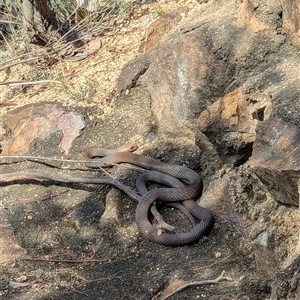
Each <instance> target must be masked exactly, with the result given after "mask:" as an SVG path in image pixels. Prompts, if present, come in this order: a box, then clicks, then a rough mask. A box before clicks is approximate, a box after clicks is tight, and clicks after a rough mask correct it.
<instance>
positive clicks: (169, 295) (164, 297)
mask: <svg viewBox="0 0 300 300" xmlns="http://www.w3.org/2000/svg"><path fill="white" fill-rule="evenodd" d="M220 281H232V278H231V277H226V276H225V271H223V272H222V273H221V275H220V276H219V277H217V278H215V279H208V280H201V281H192V282H188V283H186V284H183V285H181V286H180V287H178V288H177V289H175V290H174V291H172V292H171V293H169V294H168V295H165V296H163V297H162V298H158V295H157V296H155V297H154V298H153V300H156V299H160V300H166V299H168V298H170V297H171V296H172V295H174V294H176V293H178V292H180V291H182V290H184V289H186V288H188V287H190V286H197V285H205V284H216V283H219V282H220Z"/></svg>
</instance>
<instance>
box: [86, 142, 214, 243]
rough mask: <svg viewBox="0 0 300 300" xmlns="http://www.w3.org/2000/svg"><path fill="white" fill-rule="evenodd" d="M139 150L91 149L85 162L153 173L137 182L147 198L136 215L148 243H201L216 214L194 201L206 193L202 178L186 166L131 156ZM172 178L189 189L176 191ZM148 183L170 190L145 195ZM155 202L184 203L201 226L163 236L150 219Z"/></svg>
mask: <svg viewBox="0 0 300 300" xmlns="http://www.w3.org/2000/svg"><path fill="white" fill-rule="evenodd" d="M136 149H137V147H135V146H132V145H131V144H129V145H124V146H123V147H120V148H118V149H116V150H103V149H102V148H89V149H87V150H86V151H85V152H84V153H83V158H84V159H91V161H92V159H93V158H96V157H102V158H97V159H96V160H95V162H97V164H98V165H101V164H119V163H129V164H133V165H136V166H139V167H141V168H144V169H146V170H150V171H151V172H150V173H149V175H148V176H147V178H142V177H141V178H140V179H138V180H137V185H138V186H137V189H138V190H139V185H143V186H144V187H141V189H142V190H144V192H142V194H143V195H142V197H141V200H140V201H139V202H138V205H137V208H136V214H135V219H136V224H137V227H138V229H139V231H140V232H141V234H142V235H143V236H144V237H145V238H146V239H148V240H150V241H152V242H154V243H157V244H161V245H165V246H179V245H186V244H192V243H195V242H197V241H199V239H200V238H201V237H202V236H203V235H204V234H205V233H206V232H207V230H208V229H209V228H210V227H211V225H212V224H213V216H212V214H211V213H210V212H209V211H208V210H207V209H205V208H203V207H201V206H199V205H197V203H196V202H195V201H194V200H192V199H194V198H196V197H197V196H199V195H200V194H201V193H202V180H201V178H200V176H199V174H198V173H196V172H195V171H193V170H192V169H189V168H187V167H184V166H180V165H173V164H168V163H165V162H161V161H159V160H156V159H153V158H151V157H148V156H144V155H140V154H135V153H131V151H134V150H136ZM127 151H128V152H127ZM129 151H130V152H129ZM146 173H147V172H146ZM165 174H166V175H165ZM170 177H174V178H177V179H179V180H180V181H182V182H184V183H185V184H186V185H184V184H181V185H178V186H177V185H176V184H175V187H173V186H174V184H172V183H169V181H170ZM139 181H140V183H139ZM145 181H155V182H158V183H162V184H165V185H168V186H167V187H162V188H157V189H153V190H151V191H148V192H145V184H146V182H145ZM155 201H160V202H167V203H172V202H181V203H182V205H183V206H184V207H185V208H186V210H187V211H188V212H189V213H190V214H191V215H193V216H194V217H195V218H197V219H198V220H199V223H197V224H196V225H195V226H193V228H192V229H191V230H190V231H189V232H185V233H170V232H163V233H160V232H159V231H158V230H157V229H156V228H155V227H154V226H153V225H152V224H151V222H150V221H149V218H148V215H149V211H150V208H151V206H152V204H153V203H154V202H155Z"/></svg>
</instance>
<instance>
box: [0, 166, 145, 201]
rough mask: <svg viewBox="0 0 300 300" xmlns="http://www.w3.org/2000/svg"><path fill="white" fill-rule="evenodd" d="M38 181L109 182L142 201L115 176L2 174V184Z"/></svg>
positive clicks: (31, 172)
mask: <svg viewBox="0 0 300 300" xmlns="http://www.w3.org/2000/svg"><path fill="white" fill-rule="evenodd" d="M28 180H33V181H38V182H47V181H53V182H63V183H81V184H108V185H112V186H114V187H116V188H118V189H119V190H121V191H122V192H123V193H125V194H126V195H127V196H129V197H130V198H132V199H134V200H136V201H140V200H141V196H139V195H137V194H136V193H134V192H133V191H132V190H131V189H130V188H128V187H127V186H125V185H123V184H122V183H121V182H120V181H118V180H117V179H114V178H98V177H80V176H69V175H64V174H59V173H50V172H43V171H37V170H27V171H18V172H12V173H4V174H0V185H1V184H2V185H3V184H7V183H13V182H20V181H21V182H22V181H28Z"/></svg>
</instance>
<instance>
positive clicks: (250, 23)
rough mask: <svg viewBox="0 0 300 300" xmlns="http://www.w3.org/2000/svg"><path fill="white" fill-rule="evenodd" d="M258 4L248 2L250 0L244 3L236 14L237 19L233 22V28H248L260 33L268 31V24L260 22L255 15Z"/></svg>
mask: <svg viewBox="0 0 300 300" xmlns="http://www.w3.org/2000/svg"><path fill="white" fill-rule="evenodd" d="M257 6H258V4H257V3H255V2H251V5H250V3H249V2H248V0H244V1H242V3H241V4H240V6H239V9H238V10H237V12H236V14H235V19H234V21H233V22H232V25H233V26H236V27H246V28H248V29H250V30H251V31H253V32H258V31H261V30H264V29H268V28H269V26H268V24H266V23H264V22H263V21H261V20H259V19H258V18H257V17H255V16H254V15H253V12H252V10H253V8H257Z"/></svg>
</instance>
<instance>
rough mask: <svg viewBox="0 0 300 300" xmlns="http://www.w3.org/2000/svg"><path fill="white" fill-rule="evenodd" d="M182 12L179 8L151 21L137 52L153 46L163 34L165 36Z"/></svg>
mask: <svg viewBox="0 0 300 300" xmlns="http://www.w3.org/2000/svg"><path fill="white" fill-rule="evenodd" d="M182 13H184V9H180V8H179V9H176V10H173V11H170V12H168V13H166V14H164V15H162V16H161V17H159V18H158V19H157V20H156V21H154V22H153V23H151V25H150V26H149V27H148V28H147V29H146V32H145V34H144V37H143V40H142V42H141V45H140V47H139V52H145V51H147V50H148V49H150V48H151V47H153V46H155V45H156V44H157V43H158V42H159V41H160V40H161V39H162V37H163V36H165V35H166V34H167V33H168V32H170V31H171V29H172V28H173V27H175V26H176V25H177V24H178V22H179V21H180V20H181V14H182Z"/></svg>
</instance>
